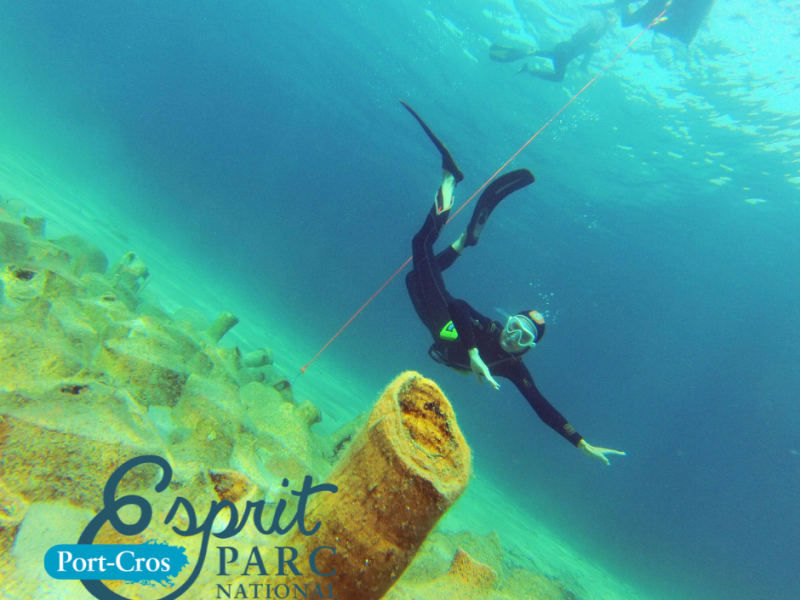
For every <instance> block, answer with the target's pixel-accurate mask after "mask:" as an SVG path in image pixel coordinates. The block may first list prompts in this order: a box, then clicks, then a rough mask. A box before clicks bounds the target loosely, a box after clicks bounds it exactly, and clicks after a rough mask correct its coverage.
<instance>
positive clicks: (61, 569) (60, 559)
mask: <svg viewBox="0 0 800 600" xmlns="http://www.w3.org/2000/svg"><path fill="white" fill-rule="evenodd" d="M65 554H66V555H67V556H69V558H68V559H67V562H68V563H69V562H72V553H71V552H67V551H66V550H59V551H58V570H59V572H61V573H63V572H64V555H65Z"/></svg>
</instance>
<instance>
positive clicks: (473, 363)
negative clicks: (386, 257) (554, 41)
mask: <svg viewBox="0 0 800 600" xmlns="http://www.w3.org/2000/svg"><path fill="white" fill-rule="evenodd" d="M401 103H402V104H403V106H405V107H406V109H408V111H409V112H410V113H411V114H412V115H413V116H414V118H416V119H417V121H418V122H419V124H420V125H421V126H422V128H423V129H424V130H425V133H426V134H427V135H428V137H429V138H430V139H431V141H432V142H433V143H434V145H435V146H436V148H437V149H438V150H439V152H440V154H441V156H442V185H441V186H440V187H439V190H438V191H437V193H436V198H435V200H434V204H433V206H432V207H431V209H430V211H429V212H428V215H427V216H426V217H425V222H424V223H423V225H422V228H421V229H420V230H419V231H418V232H417V234H416V235H415V236H414V238H413V241H412V244H411V245H412V249H413V261H414V262H413V265H414V267H413V269H412V270H411V272H410V273H409V274H408V275H407V276H406V287H407V288H408V293H409V296H410V297H411V301H412V303H413V304H414V309H415V310H416V312H417V315H418V316H419V318H420V320H421V321H422V322H423V324H425V326H426V327H427V328H428V330H429V331H430V333H431V335H432V336H433V345H432V346H431V347H430V349H429V351H428V353H429V354H430V356H431V358H433V359H434V360H435V361H436V362H438V363H440V364H443V365H446V366H448V367H451V368H453V369H456V370H458V371H461V372H466V373H469V372H473V373H475V375H476V376H477V378H478V381H479V382H481V383H482V382H483V380H484V379H486V380H488V381H489V383H491V385H492V386H493V387H494V388H495V389H499V388H500V385H499V384H498V383H497V381H496V380H495V377H503V378H505V379H508V380H510V381H511V382H512V383H513V384H514V385H515V386H516V387H517V389H518V390H519V391H520V393H521V394H522V395H523V396H524V397H525V399H526V400H527V401H528V403H529V404H530V405H531V407H532V408H533V410H534V411H536V414H537V415H539V418H541V419H542V421H544V422H545V423H546V424H547V425H549V426H550V427H551V428H552V429H554V430H555V431H556V432H557V433H558V434H559V435H561V436H562V437H563V438H565V439H566V440H567V441H569V442H570V443H572V444H573V445H574V446H576V447H578V448H580V449H581V450H583V451H584V452H585V453H586V454H588V455H589V456H591V457H593V458H596V459H598V460H600V461H602V462H604V463H605V464H609V461H608V456H612V455H618V456H624V455H625V453H624V452H619V451H617V450H609V449H607V448H598V447H595V446H592V445H590V444H589V443H588V442H586V440H584V439H583V436H581V434H579V433H578V432H577V431H576V430H575V428H574V427H573V426H572V425H571V424H570V423H569V422H568V421H567V420H566V419H565V418H564V417H563V416H562V415H561V413H560V412H558V410H556V409H555V407H553V405H552V404H550V402H549V401H548V400H547V399H546V398H545V397H544V396H543V395H542V393H541V392H540V391H539V390H538V389H537V388H536V385H535V384H534V382H533V377H532V376H531V374H530V371H528V369H527V367H526V366H525V363H524V362H523V361H522V359H523V356H524V355H525V354H527V353H528V352H529V351H530V350H532V349H533V348H534V347H535V346H536V344H537V343H538V342H539V341H540V340H541V339H542V336H543V335H544V330H545V322H544V318H543V317H542V315H541V314H540V313H539V312H537V311H535V310H524V311H521V312H520V313H518V314H516V315H512V316H510V317H509V318H508V320H507V321H506V323H505V325H503V324H501V323H499V322H497V321H493V320H492V319H490V318H489V317H486V316H484V315H482V314H481V313H479V312H478V311H476V310H475V309H474V308H472V306H470V305H469V304H468V303H467V302H465V301H464V300H459V299H456V298H454V297H453V296H451V295H450V293H449V292H448V291H447V289H446V288H445V284H444V279H443V277H442V272H443V271H445V270H447V269H448V268H449V267H451V266H452V265H453V263H454V262H455V261H456V260H457V259H458V258H459V256H461V253H462V252H463V251H464V249H465V248H466V247H468V246H475V245H476V244H477V243H478V240H479V238H480V234H481V231H482V230H483V227H484V225H485V224H486V221H487V219H488V218H489V215H490V214H491V213H492V211H493V210H494V208H495V207H496V206H497V205H498V204H499V203H500V201H501V200H503V198H505V197H506V196H508V195H509V194H511V193H513V192H515V191H517V190H520V189H522V188H524V187H526V186H528V185H530V184H531V183H533V181H534V178H533V175H532V174H531V172H530V171H528V170H527V169H520V170H517V171H513V172H511V173H506V174H505V175H503V176H502V177H498V178H497V179H495V180H494V181H493V182H492V183H491V184H490V185H489V186H488V187H487V188H486V189H485V190H484V192H483V194H481V197H480V199H479V200H478V203H477V205H476V206H475V210H474V213H473V215H472V219H471V220H470V222H469V225H468V226H467V228H466V230H465V231H464V232H463V233H462V234H461V236H460V237H459V238H458V240H457V241H456V242H455V243H454V244H452V245H451V246H449V247H447V248H446V249H445V250H443V251H442V252H440V253H438V254H436V253H435V252H434V250H433V246H434V243H435V242H436V240H437V238H438V237H439V234H440V233H441V231H442V228H443V227H444V225H445V224H446V223H447V218H448V215H449V213H450V209H451V208H452V206H453V200H454V192H455V188H456V185H458V183H459V182H460V181H461V180H463V179H464V175H463V174H462V173H461V171H460V170H459V168H458V166H457V165H456V163H455V161H454V160H453V157H452V156H451V154H450V152H449V151H448V150H447V148H446V147H445V146H444V144H442V143H441V142H440V141H439V140H438V139H437V138H436V136H435V135H434V134H433V132H432V131H431V130H430V129H429V128H428V126H427V125H426V124H425V123H424V122H423V121H422V119H421V118H420V117H419V115H417V113H416V112H414V110H412V109H411V107H410V106H408V105H407V104H406V103H405V102H402V101H401Z"/></svg>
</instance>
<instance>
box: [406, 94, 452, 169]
mask: <svg viewBox="0 0 800 600" xmlns="http://www.w3.org/2000/svg"><path fill="white" fill-rule="evenodd" d="M400 104H402V105H403V106H405V107H406V109H407V110H408V112H410V113H411V114H412V115H413V116H414V118H415V119H416V120H417V121H419V124H420V125H422V129H424V130H425V133H427V134H428V137H429V138H430V139H431V141H432V142H433V145H434V146H436V149H437V150H438V151H439V153H440V154H441V155H442V169H444V170H445V171H447V172H448V173H452V175H453V177H454V178H455V180H456V183H459V182H461V181H462V180H463V179H464V174H463V173H462V172H461V170H460V169H459V168H458V165H456V161H455V160H453V156H452V155H451V154H450V151H449V150H448V149H447V148H446V147H445V145H444V144H443V143H442V142H440V141H439V138H437V137H436V136H435V135H433V132H432V131H431V129H430V127H428V126H427V125H425V121H423V120H422V119H420V117H419V115H418V114H417V113H415V112H414V109H413V108H411V107H410V106H409V105H408V104H406V103H405V102H403V101H402V100H400Z"/></svg>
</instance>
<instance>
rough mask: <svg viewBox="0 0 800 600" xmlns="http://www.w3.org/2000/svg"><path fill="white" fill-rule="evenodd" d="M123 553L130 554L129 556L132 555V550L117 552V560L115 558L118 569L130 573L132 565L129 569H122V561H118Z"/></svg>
mask: <svg viewBox="0 0 800 600" xmlns="http://www.w3.org/2000/svg"><path fill="white" fill-rule="evenodd" d="M123 554H130V555H131V556H133V552H131V551H130V550H125V552H120V553H119V554H117V560H116V565H117V568H118V569H119V570H120V571H124V572H125V573H130V572H131V571H133V567H131V568H130V569H123V568H122V563H121V561H120V558H122V555H123Z"/></svg>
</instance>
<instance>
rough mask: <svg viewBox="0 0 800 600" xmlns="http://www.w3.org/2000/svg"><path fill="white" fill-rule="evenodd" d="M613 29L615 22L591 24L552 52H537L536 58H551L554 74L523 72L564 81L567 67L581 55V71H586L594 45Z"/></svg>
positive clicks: (547, 72)
mask: <svg viewBox="0 0 800 600" xmlns="http://www.w3.org/2000/svg"><path fill="white" fill-rule="evenodd" d="M611 27H613V22H610V21H602V22H595V23H590V24H588V25H584V26H583V27H581V28H580V29H579V30H578V31H576V32H575V35H573V36H572V37H571V38H570V39H569V40H567V41H566V42H560V43H558V44H556V45H555V46H554V47H553V49H552V50H537V51H536V53H535V55H536V56H541V57H543V58H549V59H551V60H552V61H553V72H552V73H551V72H549V71H540V70H533V69H528V70H527V71H522V72H523V73H529V74H531V75H533V76H534V77H539V78H540V79H546V80H548V81H563V80H564V76H565V75H566V73H567V65H568V64H569V63H570V62H571V61H572V60H573V59H575V58H577V57H579V56H580V55H581V54H583V55H584V57H583V60H582V61H581V69H586V68H587V67H588V66H589V61H590V60H591V58H592V55H593V54H594V52H595V50H596V47H595V46H594V43H595V42H597V41H599V40H600V39H601V38H602V37H603V36H604V35H605V34H606V33H608V31H609V30H610V29H611Z"/></svg>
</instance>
